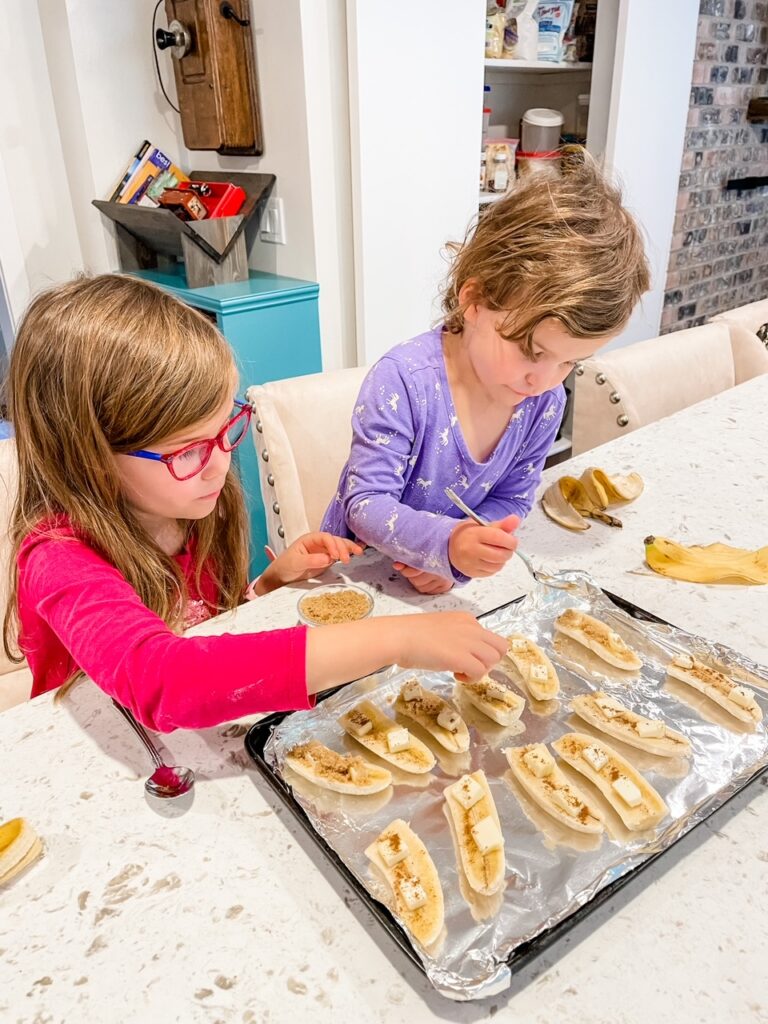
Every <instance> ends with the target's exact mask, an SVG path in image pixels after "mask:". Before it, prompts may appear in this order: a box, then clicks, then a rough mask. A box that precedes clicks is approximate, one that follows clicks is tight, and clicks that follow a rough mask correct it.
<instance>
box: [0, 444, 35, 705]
mask: <svg viewBox="0 0 768 1024" xmlns="http://www.w3.org/2000/svg"><path fill="white" fill-rule="evenodd" d="M17 486H18V468H17V464H16V442H15V441H14V440H13V439H12V438H7V439H5V440H2V441H0V616H5V608H6V605H7V603H8V582H9V581H8V575H9V574H8V569H9V559H10V548H11V543H10V539H9V537H8V527H9V525H10V517H11V510H12V508H13V503H14V501H15V500H16V489H17ZM31 690H32V673H31V672H30V671H29V668H28V667H27V665H26V663H25V662H23V663H22V664H21V665H19V664H17V663H16V662H13V661H10V660H9V659H8V658H7V657H6V655H5V651H4V650H3V646H2V642H1V641H0V711H5V710H7V709H8V708H12V707H14V706H15V705H16V704H21V702H22V701H24V700H26V699H27V698H28V697H29V694H30V692H31Z"/></svg>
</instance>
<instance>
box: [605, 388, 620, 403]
mask: <svg viewBox="0 0 768 1024" xmlns="http://www.w3.org/2000/svg"><path fill="white" fill-rule="evenodd" d="M608 401H609V402H613V404H614V405H618V404H619V402H620V401H621V395H620V394H619V392H618V391H612V392H611V393H610V395H609V396H608Z"/></svg>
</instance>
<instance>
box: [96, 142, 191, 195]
mask: <svg viewBox="0 0 768 1024" xmlns="http://www.w3.org/2000/svg"><path fill="white" fill-rule="evenodd" d="M182 181H189V177H188V175H186V174H185V173H184V172H183V171H182V170H181V168H180V167H178V166H177V165H176V164H175V163H173V161H172V160H171V159H170V158H169V157H167V156H166V155H165V153H163V152H162V150H160V149H158V148H157V146H153V145H152V144H151V143H150V142H149V140H147V139H145V140H144V142H143V143H142V144H141V146H140V147H139V149H138V151H137V152H136V154H135V155H134V157H133V159H132V160H131V163H130V164H129V165H128V167H127V168H126V171H125V174H124V175H123V177H122V179H121V182H120V184H119V185H118V187H117V188H116V189H115V191H114V192H113V193H112V195H111V196H110V201H111V202H117V203H122V204H124V205H130V206H151V207H156V206H157V205H158V203H157V196H158V195H159V193H160V192H162V190H163V188H170V187H173V186H176V185H178V184H179V182H182Z"/></svg>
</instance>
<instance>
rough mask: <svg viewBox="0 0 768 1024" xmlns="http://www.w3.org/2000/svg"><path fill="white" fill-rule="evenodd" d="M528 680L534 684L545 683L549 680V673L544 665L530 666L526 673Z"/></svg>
mask: <svg viewBox="0 0 768 1024" xmlns="http://www.w3.org/2000/svg"><path fill="white" fill-rule="evenodd" d="M528 678H529V679H531V680H532V681H533V682H535V683H546V681H547V680H548V679H549V672H547V666H546V665H531V667H530V670H529V672H528Z"/></svg>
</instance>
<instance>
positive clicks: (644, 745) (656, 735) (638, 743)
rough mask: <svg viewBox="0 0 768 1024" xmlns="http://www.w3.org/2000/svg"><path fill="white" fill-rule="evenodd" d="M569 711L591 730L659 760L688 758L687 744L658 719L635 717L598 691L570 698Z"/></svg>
mask: <svg viewBox="0 0 768 1024" xmlns="http://www.w3.org/2000/svg"><path fill="white" fill-rule="evenodd" d="M571 710H572V711H574V712H575V713H576V714H577V715H578V716H579V717H580V718H583V719H584V721H585V722H589V724H590V725H591V726H594V728H595V729H599V730H600V731H601V732H604V733H606V734H607V735H608V736H612V737H613V738H614V739H617V740H622V741H623V742H624V743H629V745H630V746H632V747H637V748H638V749H639V750H647V751H648V752H649V753H651V754H657V755H658V756H659V757H690V754H691V744H690V742H689V741H688V739H687V738H686V737H685V736H683V734H682V733H681V732H675V730H674V729H670V728H669V726H668V725H666V724H665V723H664V722H662V721H660V720H659V719H655V718H644V717H643V715H638V714H636V713H635V712H634V711H631V710H630V709H629V708H627V707H625V706H624V705H623V704H622V703H621V702H620V701H618V700H615V699H614V698H613V697H609V696H608V694H607V693H603V692H602V690H598V691H597V692H596V693H581V694H579V695H578V696H577V697H574V698H573V700H572V701H571Z"/></svg>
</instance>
